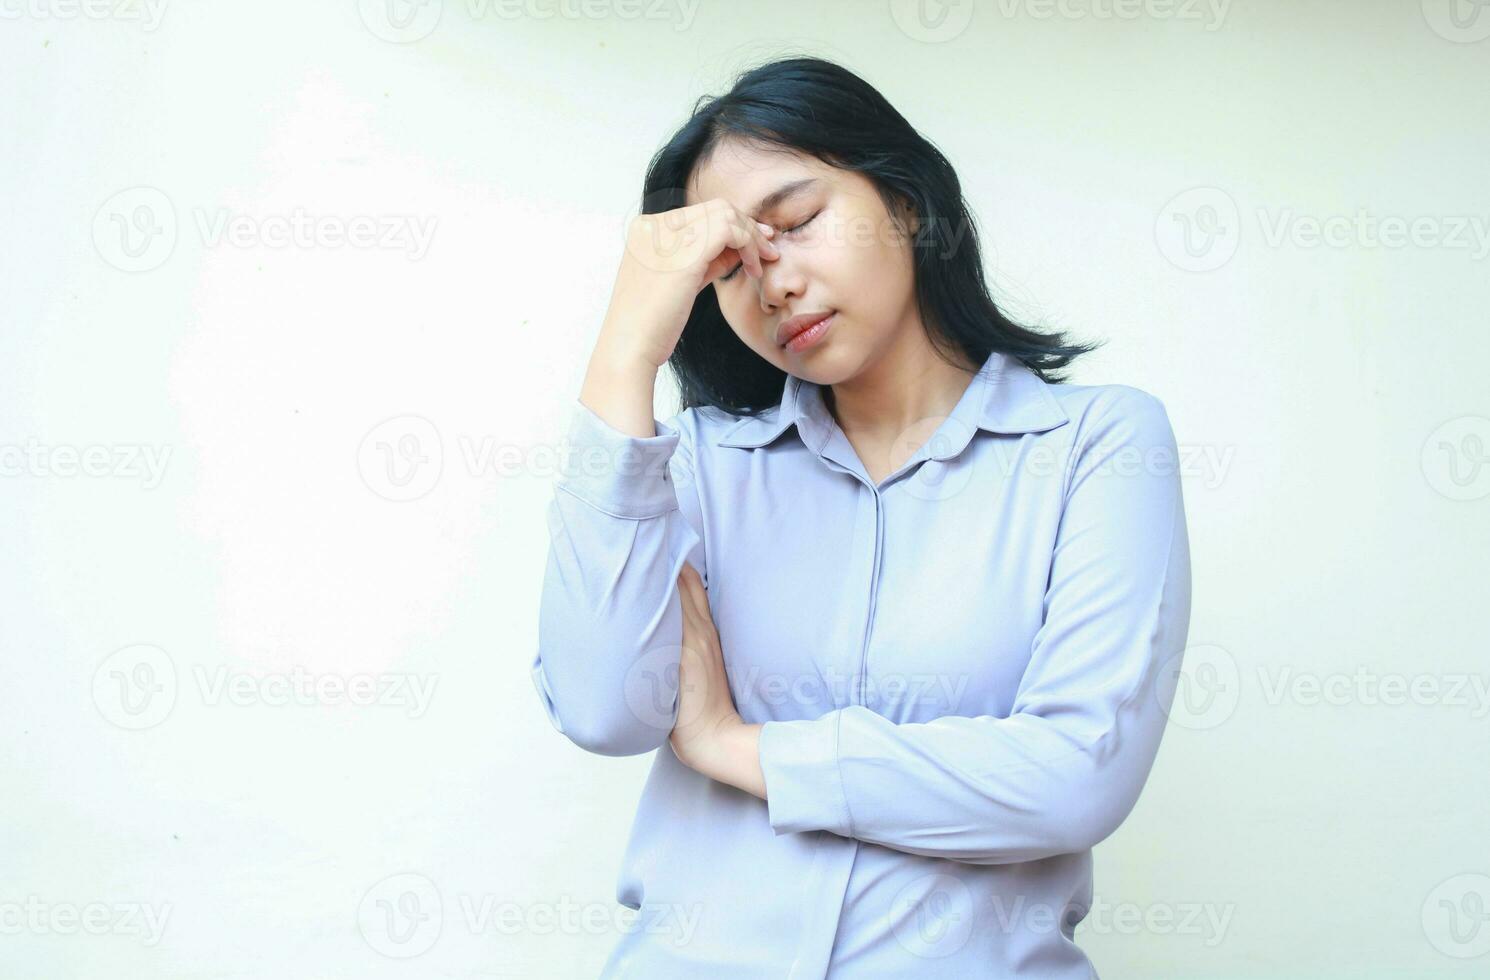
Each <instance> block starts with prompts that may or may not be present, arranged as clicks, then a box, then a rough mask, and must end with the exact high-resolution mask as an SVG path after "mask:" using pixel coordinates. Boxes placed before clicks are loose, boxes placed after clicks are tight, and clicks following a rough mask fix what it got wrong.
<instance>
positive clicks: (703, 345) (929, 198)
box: [641, 57, 1098, 415]
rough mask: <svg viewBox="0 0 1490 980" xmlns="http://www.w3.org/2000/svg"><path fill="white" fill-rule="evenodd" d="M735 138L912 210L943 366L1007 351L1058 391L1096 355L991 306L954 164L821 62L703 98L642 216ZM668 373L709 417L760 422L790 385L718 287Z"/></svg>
mask: <svg viewBox="0 0 1490 980" xmlns="http://www.w3.org/2000/svg"><path fill="white" fill-rule="evenodd" d="M729 138H735V139H739V140H741V141H743V142H745V143H747V144H750V145H757V146H763V147H785V148H788V149H791V150H796V151H799V152H801V153H804V154H807V155H810V156H813V157H815V158H817V159H819V160H821V161H822V162H824V163H827V164H829V165H830V166H834V167H837V168H839V169H843V170H852V171H856V172H858V173H860V174H862V175H864V177H866V178H867V179H868V180H869V181H871V182H872V183H873V184H874V185H875V187H876V188H877V189H878V191H879V194H880V196H881V198H882V200H884V202H885V206H886V210H887V211H889V212H890V213H891V214H892V215H893V214H895V213H896V210H897V205H902V206H903V204H909V206H910V207H911V208H913V209H914V213H915V215H916V220H917V228H916V233H915V237H914V239H913V240H912V246H913V247H912V253H913V263H914V270H915V289H916V303H917V308H918V309H919V311H920V313H921V318H922V321H923V322H924V323H925V325H926V329H927V334H928V340H929V341H930V342H931V344H932V346H933V348H935V349H936V350H937V351H938V352H939V353H940V354H941V355H942V356H943V357H948V355H947V351H948V350H949V349H950V350H953V351H956V352H957V353H960V354H961V355H962V356H963V357H964V358H966V359H968V360H971V361H972V363H973V364H974V365H975V366H977V365H981V364H982V363H983V362H984V361H985V360H987V358H988V356H989V355H990V354H991V353H993V352H994V351H996V350H997V351H1002V352H1003V353H1006V354H1009V355H1010V356H1012V357H1014V358H1016V359H1017V360H1019V361H1020V362H1021V363H1023V364H1025V365H1026V366H1027V367H1029V368H1030V369H1031V370H1032V371H1034V373H1035V374H1036V375H1038V376H1039V377H1040V378H1041V379H1043V380H1045V381H1047V382H1049V383H1052V384H1056V383H1060V382H1062V381H1064V380H1065V378H1063V377H1061V376H1059V375H1058V374H1057V373H1056V372H1057V371H1058V370H1059V369H1061V368H1063V367H1065V366H1066V365H1067V364H1069V363H1070V362H1071V361H1072V360H1073V359H1074V358H1076V357H1077V356H1079V355H1081V354H1084V353H1087V352H1089V351H1092V350H1095V349H1096V347H1097V346H1098V344H1082V343H1067V342H1066V340H1067V338H1066V335H1065V334H1064V333H1063V332H1051V333H1040V332H1037V331H1035V330H1033V329H1030V328H1027V327H1023V326H1020V325H1019V324H1017V323H1014V322H1013V321H1011V320H1010V319H1009V318H1008V317H1007V316H1005V315H1004V313H1003V312H1002V311H1001V310H1000V309H999V308H998V306H997V305H996V304H995V303H994V301H993V298H992V296H990V295H989V291H988V284H987V282H986V281H985V279H984V274H983V259H982V253H981V250H980V248H979V246H978V235H977V227H976V224H975V222H974V219H973V216H972V213H971V212H970V211H969V210H968V207H967V203H966V202H965V201H964V200H963V197H962V185H961V182H960V181H959V180H958V179H957V174H956V172H955V171H954V170H953V169H952V165H951V163H949V162H948V161H947V158H946V157H945V156H943V155H942V153H941V151H940V150H938V149H937V148H936V147H935V146H933V145H932V144H931V142H930V141H928V140H927V139H925V138H924V137H922V136H921V135H920V134H919V133H917V132H916V131H915V129H913V128H912V127H911V125H910V123H908V122H907V121H906V120H905V118H904V117H903V116H901V114H900V113H899V112H897V111H896V110H895V109H894V107H892V106H891V105H890V103H889V102H888V101H887V100H886V99H885V97H884V96H883V95H881V94H880V93H879V92H878V91H876V90H875V88H874V87H873V86H871V85H870V84H869V83H868V82H866V81H864V80H863V79H862V78H860V77H859V76H857V75H855V74H854V73H853V72H851V71H849V70H848V69H846V68H844V67H842V66H840V65H837V64H834V63H833V62H831V61H826V60H823V59H821V58H815V57H793V58H786V59H782V60H776V61H771V62H769V63H766V64H763V65H760V66H758V67H755V68H752V69H749V70H747V71H745V72H743V73H742V74H740V75H739V76H738V77H737V78H736V79H735V82H734V85H733V86H732V87H731V88H730V90H729V91H728V92H726V93H725V94H724V95H721V96H707V95H706V96H703V97H701V98H700V99H699V101H698V102H697V103H696V104H695V106H694V110H693V114H692V115H691V116H690V117H689V118H688V120H687V121H686V122H685V123H684V124H683V126H682V127H681V128H680V129H679V130H678V131H677V132H676V133H675V134H674V135H673V136H672V138H671V139H669V140H668V142H667V143H666V145H664V146H663V147H662V149H660V150H658V151H657V153H656V155H655V156H654V157H653V158H652V161H651V164H650V165H649V167H648V169H647V175H646V178H645V181H644V183H643V189H642V209H641V213H643V214H656V213H659V212H662V211H669V210H672V209H674V208H680V207H683V206H684V205H685V204H686V203H687V202H686V191H685V187H686V185H687V182H688V181H689V179H690V178H691V177H692V176H693V174H694V171H695V169H696V167H697V166H698V165H699V164H700V162H701V161H703V160H705V159H707V158H708V156H709V154H710V153H712V152H713V151H714V149H715V148H716V147H717V146H718V144H720V143H721V142H723V141H725V140H726V139H729ZM948 360H951V361H952V362H953V363H956V361H955V360H953V359H952V358H950V357H948ZM668 364H669V366H670V367H671V368H672V370H673V373H674V375H675V376H676V377H677V380H678V386H679V389H680V394H681V397H682V407H683V408H685V409H686V408H690V407H698V406H705V405H712V406H714V407H716V408H721V409H723V410H725V411H727V412H730V413H732V414H735V415H755V414H758V413H759V412H761V411H764V410H765V409H767V408H770V407H772V406H774V405H776V404H777V403H778V402H779V401H780V399H781V392H782V385H783V383H784V382H785V380H786V373H785V372H784V371H782V370H781V369H780V368H778V367H776V366H775V365H774V364H772V363H770V362H769V361H767V360H766V359H765V358H763V357H761V356H760V355H759V354H757V353H756V352H755V351H753V350H751V349H750V348H749V347H747V346H746V345H745V343H744V342H743V341H741V340H740V338H739V337H738V336H736V334H735V332H734V331H733V330H732V329H730V326H729V324H728V323H727V322H726V321H725V319H724V315H723V313H721V312H720V309H719V303H718V298H717V296H716V295H715V292H714V288H713V285H712V284H711V285H709V286H708V287H706V288H704V289H702V290H700V291H699V294H698V297H697V298H696V299H695V300H694V303H693V309H692V311H691V312H690V313H689V315H688V320H687V322H686V324H685V325H684V327H683V332H682V336H681V337H680V338H679V340H678V343H677V346H676V347H675V348H674V349H673V353H672V355H671V356H670V357H669V358H668Z"/></svg>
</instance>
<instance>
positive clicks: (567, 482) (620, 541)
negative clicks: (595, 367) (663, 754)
mask: <svg viewBox="0 0 1490 980" xmlns="http://www.w3.org/2000/svg"><path fill="white" fill-rule="evenodd" d="M654 423H655V425H656V429H657V434H656V435H654V436H651V437H648V438H638V437H635V436H632V435H630V434H627V433H624V432H621V431H619V430H617V429H615V428H614V427H612V426H611V425H609V424H608V423H606V422H605V420H604V419H602V418H601V417H600V416H598V415H597V414H595V412H594V411H592V410H591V409H590V408H589V407H588V406H586V405H585V404H584V403H583V402H580V401H578V400H576V402H575V403H574V405H573V409H572V415H571V421H570V427H569V445H570V447H571V448H572V450H573V454H572V456H571V457H570V459H569V461H568V463H567V465H566V466H565V467H563V468H562V469H561V472H560V475H559V476H558V478H557V479H556V480H555V483H554V496H553V500H552V502H551V503H550V505H549V507H548V529H549V549H548V562H547V566H546V568H545V571H544V578H543V590H542V594H541V601H540V610H539V619H538V652H537V655H536V656H535V658H534V660H533V667H532V677H533V683H534V686H535V687H536V688H537V690H538V695H539V697H540V698H541V699H542V702H543V707H544V710H545V711H546V712H547V713H548V717H549V721H551V722H552V723H553V726H554V728H555V729H557V730H558V731H559V732H561V733H563V734H564V735H565V736H566V737H568V738H569V739H570V740H571V741H573V742H574V743H575V744H576V745H578V746H580V747H581V748H583V749H585V750H587V751H590V752H595V753H597V754H600V755H613V756H614V755H636V754H638V753H642V752H649V751H651V750H653V749H657V748H660V747H661V746H662V745H663V743H664V742H666V741H667V738H668V735H669V733H670V732H671V731H672V727H673V723H674V721H675V720H676V718H677V677H678V653H679V648H680V644H681V643H682V639H683V618H682V605H681V599H680V596H679V592H678V584H677V579H678V575H679V573H681V572H682V569H683V563H684V562H685V561H688V562H689V563H690V564H692V565H693V566H694V567H695V568H696V569H698V570H699V573H700V575H702V576H707V568H706V566H705V563H704V559H703V544H702V540H701V537H700V535H699V532H698V531H697V530H696V528H695V523H696V522H698V520H699V518H698V505H697V497H696V494H695V491H694V488H693V454H692V449H691V445H690V443H691V437H690V434H689V425H688V424H687V423H686V420H684V419H683V418H682V416H681V415H680V416H675V417H674V419H673V420H672V422H671V423H668V422H659V421H656V420H654ZM700 526H701V525H700ZM705 581H707V577H705Z"/></svg>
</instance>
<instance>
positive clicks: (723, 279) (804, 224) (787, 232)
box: [719, 211, 822, 282]
mask: <svg viewBox="0 0 1490 980" xmlns="http://www.w3.org/2000/svg"><path fill="white" fill-rule="evenodd" d="M820 214H822V212H821V211H814V212H813V213H812V214H811V216H809V217H808V218H807V220H806V221H803V222H802V223H801V224H799V225H794V226H793V227H791V228H788V229H786V230H785V231H783V232H782V234H783V235H790V234H791V233H792V232H795V231H801V230H802V229H803V228H806V227H807V226H808V225H810V224H812V219H813V218H816V217H817V216H818V215H820ZM742 265H744V263H743V262H742V263H740V264H739V265H736V266H735V267H734V268H733V269H731V270H729V273H728V274H727V275H723V276H720V277H719V281H720V282H729V281H730V280H731V279H733V278H735V273H737V272H739V271H740V266H742Z"/></svg>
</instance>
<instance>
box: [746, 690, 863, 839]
mask: <svg viewBox="0 0 1490 980" xmlns="http://www.w3.org/2000/svg"><path fill="white" fill-rule="evenodd" d="M842 717H843V712H842V711H830V712H828V713H827V714H825V715H823V716H822V717H821V718H817V719H814V720H812V721H768V722H766V723H765V724H763V725H762V726H761V732H760V764H761V775H762V776H764V777H765V781H766V809H767V811H768V819H769V820H770V823H771V830H772V832H773V833H775V834H777V835H780V834H791V833H797V832H800V831H807V830H828V831H832V832H833V833H835V834H840V835H842V836H844V837H852V836H853V834H852V833H851V831H852V829H853V818H852V817H851V816H850V814H849V811H848V800H847V798H846V797H845V796H844V793H843V779H842V777H841V776H840V775H839V772H838V725H839V722H840V720H841V719H842Z"/></svg>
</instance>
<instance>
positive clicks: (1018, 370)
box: [716, 351, 1070, 459]
mask: <svg viewBox="0 0 1490 980" xmlns="http://www.w3.org/2000/svg"><path fill="white" fill-rule="evenodd" d="M1049 388H1050V385H1049V384H1048V383H1046V382H1045V381H1042V380H1041V379H1040V377H1039V375H1037V374H1035V372H1034V371H1032V370H1030V368H1028V367H1027V366H1025V364H1024V363H1023V362H1021V361H1020V360H1019V359H1018V358H1016V357H1013V356H1012V355H1009V354H1005V353H1003V352H1001V351H994V352H993V353H992V354H989V355H988V359H987V360H985V361H984V362H983V366H982V367H981V368H980V369H979V370H978V372H977V373H976V374H975V375H974V376H973V380H972V382H971V383H970V384H969V385H968V388H967V390H966V391H965V392H963V395H962V397H961V398H960V399H959V400H958V402H957V405H956V406H955V407H954V408H953V409H952V414H951V416H950V418H949V419H948V420H947V421H944V422H943V424H942V425H941V426H940V428H939V429H938V431H937V433H936V435H935V436H933V438H932V439H930V440H928V441H927V443H926V445H925V446H923V447H922V453H924V455H925V458H927V459H950V458H951V457H953V456H956V455H958V454H959V453H961V452H962V451H963V450H964V449H966V448H967V445H968V443H969V442H971V441H972V438H973V432H974V430H975V429H984V430H986V431H988V432H1001V433H1007V434H1020V433H1025V432H1044V431H1046V430H1049V429H1054V428H1056V427H1058V426H1061V425H1064V424H1065V423H1066V422H1069V421H1070V417H1069V416H1067V415H1066V412H1065V410H1064V409H1062V408H1061V406H1060V403H1059V402H1058V401H1056V398H1055V396H1054V395H1052V394H1051V393H1050V390H1049ZM793 424H795V425H796V426H797V432H798V434H799V435H800V436H801V437H802V441H803V442H805V443H806V444H807V445H808V446H809V447H810V448H811V449H812V450H813V451H814V452H821V451H822V449H823V447H824V445H826V444H827V442H828V441H829V439H830V438H831V437H832V435H833V432H834V430H835V429H836V428H837V422H836V421H835V420H834V418H833V416H832V414H831V413H830V412H829V411H828V407H827V405H826V404H825V403H824V402H823V393H822V386H821V385H818V384H815V383H813V382H811V381H804V380H803V379H801V378H798V377H797V376H796V375H792V374H788V375H787V376H786V383H785V385H784V386H783V387H782V393H781V404H780V405H779V406H776V407H774V408H771V409H768V410H767V411H765V412H763V413H761V414H760V415H758V416H755V417H750V418H744V419H741V420H740V421H739V422H738V423H736V424H735V425H732V426H730V427H729V428H727V429H725V431H724V433H723V434H722V435H721V436H720V437H719V438H718V439H717V440H716V444H717V445H720V446H730V447H735V448H739V449H754V448H757V447H759V446H765V445H767V444H769V443H771V442H773V441H775V439H776V438H777V437H778V436H780V435H781V434H782V433H783V432H785V431H786V430H787V429H788V428H789V427H790V426H792V425H793ZM932 446H935V448H934V449H933V448H930V447H932Z"/></svg>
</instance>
